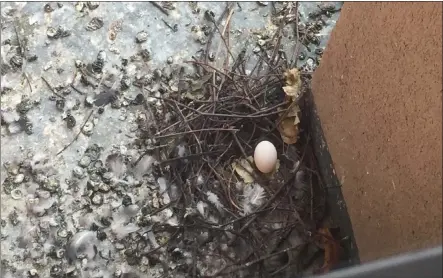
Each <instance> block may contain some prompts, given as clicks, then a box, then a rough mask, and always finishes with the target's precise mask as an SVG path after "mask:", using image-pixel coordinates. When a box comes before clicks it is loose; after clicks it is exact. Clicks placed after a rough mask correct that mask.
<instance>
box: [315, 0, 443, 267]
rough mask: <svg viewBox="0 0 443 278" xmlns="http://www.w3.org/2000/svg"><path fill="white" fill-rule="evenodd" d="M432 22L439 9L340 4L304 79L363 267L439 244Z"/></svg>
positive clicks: (438, 74)
mask: <svg viewBox="0 0 443 278" xmlns="http://www.w3.org/2000/svg"><path fill="white" fill-rule="evenodd" d="M441 24H442V4H441V3H436V2H434V3H431V2H427V3H422V2H403V3H394V2H383V3H380V2H365V3H355V2H354V3H352V2H348V3H345V4H344V6H343V9H342V13H341V16H340V19H339V20H338V22H337V26H336V28H335V29H334V31H333V33H332V36H331V39H330V41H329V44H328V47H327V49H326V51H325V53H324V56H323V59H322V62H321V65H320V67H319V68H318V69H317V71H316V73H315V75H314V78H313V93H314V98H315V102H316V106H317V110H318V113H319V116H320V119H321V122H322V126H323V129H324V133H325V136H326V140H327V143H328V146H329V149H330V152H331V155H332V158H333V160H334V166H335V169H336V172H337V174H338V176H339V179H340V180H341V182H342V186H343V193H344V196H345V199H346V202H347V205H348V210H349V213H350V216H351V219H352V223H353V228H354V232H355V236H356V239H357V244H358V247H359V251H360V256H361V259H362V260H363V261H365V260H371V259H375V258H379V257H384V256H388V255H393V254H397V253H401V252H405V251H409V250H414V249H418V248H423V247H428V246H433V245H435V244H439V243H441V240H442V26H441Z"/></svg>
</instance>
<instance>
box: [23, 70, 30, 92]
mask: <svg viewBox="0 0 443 278" xmlns="http://www.w3.org/2000/svg"><path fill="white" fill-rule="evenodd" d="M23 75H24V76H25V78H26V81H28V86H29V90H31V93H32V86H31V81H30V80H29V77H28V75H27V74H26V72H23Z"/></svg>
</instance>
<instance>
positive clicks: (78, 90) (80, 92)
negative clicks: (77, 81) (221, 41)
mask: <svg viewBox="0 0 443 278" xmlns="http://www.w3.org/2000/svg"><path fill="white" fill-rule="evenodd" d="M69 86H70V87H71V88H72V89H74V91H76V92H77V93H79V94H80V95H84V94H85V93H83V92H82V91H80V89H78V88H76V87H75V86H74V85H73V84H70V85H69Z"/></svg>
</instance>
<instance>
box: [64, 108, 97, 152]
mask: <svg viewBox="0 0 443 278" xmlns="http://www.w3.org/2000/svg"><path fill="white" fill-rule="evenodd" d="M92 113H94V110H91V112H90V113H89V115H88V117H87V118H86V121H85V122H84V123H83V124H82V126H81V127H80V130H79V131H78V133H77V135H76V136H75V137H74V139H73V140H72V141H71V143H69V144H68V145H66V146H65V147H64V148H63V149H62V150H60V151H59V152H58V153H57V154H56V155H59V154H61V153H62V152H64V151H65V150H66V149H67V148H69V146H71V145H72V144H73V143H74V142H75V141H76V140H77V139H78V137H79V136H80V133H82V130H83V128H84V127H85V125H86V123H87V122H88V121H89V118H91V116H92Z"/></svg>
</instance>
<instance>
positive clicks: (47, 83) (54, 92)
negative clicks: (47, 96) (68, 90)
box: [42, 76, 65, 99]
mask: <svg viewBox="0 0 443 278" xmlns="http://www.w3.org/2000/svg"><path fill="white" fill-rule="evenodd" d="M42 79H43V81H45V83H46V85H48V87H49V89H51V91H52V93H53V94H54V95H56V96H58V97H59V98H62V99H64V98H65V97H64V96H62V95H60V94H58V93H57V92H56V91H55V90H54V88H53V87H52V86H51V84H49V82H48V81H47V80H46V79H45V78H44V77H43V76H42Z"/></svg>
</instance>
